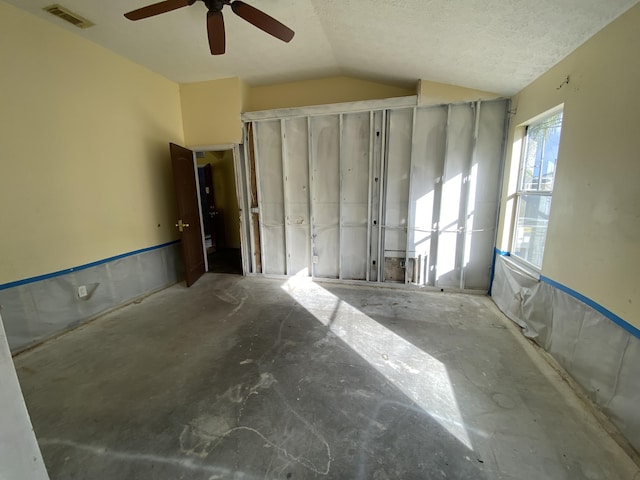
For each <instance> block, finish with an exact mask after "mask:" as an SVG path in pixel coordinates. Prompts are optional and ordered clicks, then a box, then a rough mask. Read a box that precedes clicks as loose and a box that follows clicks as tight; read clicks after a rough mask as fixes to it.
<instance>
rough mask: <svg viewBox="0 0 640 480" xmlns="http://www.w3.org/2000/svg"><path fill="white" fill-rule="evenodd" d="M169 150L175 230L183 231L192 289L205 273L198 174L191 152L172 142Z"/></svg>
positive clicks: (183, 244)
mask: <svg viewBox="0 0 640 480" xmlns="http://www.w3.org/2000/svg"><path fill="white" fill-rule="evenodd" d="M169 149H170V150H171V165H172V167H173V182H174V185H175V191H176V200H177V203H178V218H177V221H176V228H178V230H179V231H180V237H181V241H182V258H183V260H184V270H185V279H186V283H187V287H190V286H191V285H193V284H194V283H195V282H196V281H197V280H198V279H199V278H200V277H201V276H202V274H204V270H205V267H204V251H203V246H202V233H201V228H200V210H199V208H198V193H197V188H198V185H197V183H196V171H195V165H194V162H193V152H192V151H191V150H188V149H186V148H184V147H181V146H179V145H175V144H173V143H170V144H169Z"/></svg>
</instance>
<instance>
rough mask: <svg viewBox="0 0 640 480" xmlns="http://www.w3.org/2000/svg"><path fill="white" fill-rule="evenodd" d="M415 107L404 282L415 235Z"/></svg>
mask: <svg viewBox="0 0 640 480" xmlns="http://www.w3.org/2000/svg"><path fill="white" fill-rule="evenodd" d="M416 113H417V112H416V107H413V109H412V115H413V118H412V120H411V158H410V159H409V194H408V196H407V238H406V241H405V245H406V247H405V255H404V283H410V279H409V257H410V253H411V252H410V247H411V246H410V245H409V239H410V238H414V235H415V232H414V230H415V220H414V216H415V203H414V202H413V201H412V200H413V184H414V181H413V164H414V161H415V156H416V148H415V146H416V140H415V139H416ZM413 268H414V270H415V269H416V268H418V266H417V260H416V262H414V264H413Z"/></svg>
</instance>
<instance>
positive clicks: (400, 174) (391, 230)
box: [384, 108, 413, 258]
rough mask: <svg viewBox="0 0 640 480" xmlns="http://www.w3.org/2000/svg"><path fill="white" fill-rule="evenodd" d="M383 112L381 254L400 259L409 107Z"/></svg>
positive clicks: (410, 118)
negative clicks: (385, 128)
mask: <svg viewBox="0 0 640 480" xmlns="http://www.w3.org/2000/svg"><path fill="white" fill-rule="evenodd" d="M387 115H388V133H387V157H386V175H385V186H386V188H385V190H386V194H385V200H384V204H385V216H384V257H385V258H404V257H405V256H406V248H407V217H408V208H409V171H410V165H411V148H412V144H411V141H412V131H413V109H409V108H406V109H400V110H390V111H389V112H388V113H387Z"/></svg>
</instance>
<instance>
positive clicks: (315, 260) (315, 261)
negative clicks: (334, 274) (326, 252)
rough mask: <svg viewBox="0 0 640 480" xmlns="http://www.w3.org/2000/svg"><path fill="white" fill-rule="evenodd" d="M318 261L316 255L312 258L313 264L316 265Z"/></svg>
mask: <svg viewBox="0 0 640 480" xmlns="http://www.w3.org/2000/svg"><path fill="white" fill-rule="evenodd" d="M319 260H320V259H319V258H318V255H314V256H313V263H318V261H319Z"/></svg>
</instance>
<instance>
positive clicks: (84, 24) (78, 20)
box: [43, 3, 94, 28]
mask: <svg viewBox="0 0 640 480" xmlns="http://www.w3.org/2000/svg"><path fill="white" fill-rule="evenodd" d="M43 10H45V11H47V12H49V13H50V14H51V15H55V16H56V17H60V18H61V19H63V20H65V21H66V22H69V23H71V24H73V25H75V26H76V27H78V28H89V27H92V26H93V25H94V23H93V22H90V21H89V20H87V19H86V18H84V17H81V16H80V15H78V14H77V13H73V12H72V11H71V10H69V9H66V8H64V7H62V6H60V5H58V4H57V3H56V4H54V5H49V6H48V7H44V8H43Z"/></svg>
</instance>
